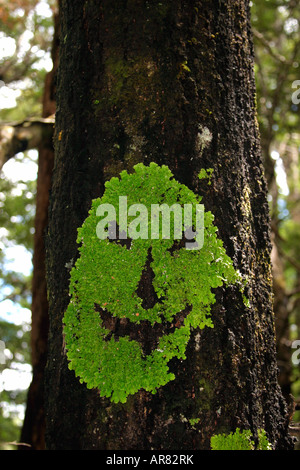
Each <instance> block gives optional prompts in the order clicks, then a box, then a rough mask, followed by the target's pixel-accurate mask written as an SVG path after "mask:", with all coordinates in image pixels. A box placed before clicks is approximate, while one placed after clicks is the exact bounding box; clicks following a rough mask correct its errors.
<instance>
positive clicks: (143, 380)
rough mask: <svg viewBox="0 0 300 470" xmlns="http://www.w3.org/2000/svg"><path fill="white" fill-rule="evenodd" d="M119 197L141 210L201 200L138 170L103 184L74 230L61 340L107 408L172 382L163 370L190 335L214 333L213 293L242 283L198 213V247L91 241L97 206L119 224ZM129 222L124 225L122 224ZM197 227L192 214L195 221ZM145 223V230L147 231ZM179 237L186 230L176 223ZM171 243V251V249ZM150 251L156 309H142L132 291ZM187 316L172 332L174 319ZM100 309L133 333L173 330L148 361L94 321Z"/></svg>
mask: <svg viewBox="0 0 300 470" xmlns="http://www.w3.org/2000/svg"><path fill="white" fill-rule="evenodd" d="M119 196H127V198H128V200H127V203H128V207H130V206H131V205H132V204H136V203H141V204H144V206H145V207H146V208H148V209H149V212H150V210H151V204H159V205H160V204H162V203H165V204H167V205H168V206H169V207H170V206H172V205H173V204H179V205H181V206H183V205H184V204H192V205H193V207H195V206H196V204H199V203H200V201H201V198H200V197H198V196H197V195H195V194H194V193H193V192H192V191H191V190H189V189H188V188H187V187H186V186H184V185H182V184H180V183H178V182H177V181H176V180H175V179H174V178H173V175H172V173H171V172H170V170H169V169H168V167H166V166H162V167H160V166H158V165H156V164H154V163H151V164H150V166H149V167H146V166H144V165H143V164H138V165H136V166H135V167H134V172H133V173H132V174H128V173H127V172H126V171H122V173H121V174H120V178H116V177H114V178H111V180H110V181H107V182H106V187H105V192H104V194H103V196H102V198H101V199H96V200H94V201H93V203H92V207H91V210H90V212H89V215H88V217H87V219H86V220H85V222H84V223H83V225H82V227H81V228H79V229H78V243H79V244H80V247H79V253H80V257H79V258H78V260H77V262H76V264H75V266H74V267H73V269H72V271H71V280H70V297H71V299H70V304H69V306H68V309H67V311H66V312H65V315H64V325H65V326H64V332H65V340H66V349H67V356H68V359H69V367H70V369H73V370H74V371H75V373H76V375H77V376H79V377H80V381H81V382H85V383H86V385H87V387H88V388H97V389H99V390H100V394H101V396H106V397H109V398H110V399H111V400H112V401H113V402H119V401H121V402H125V401H126V400H127V397H128V395H131V394H134V393H136V392H137V391H138V390H140V389H145V390H147V391H151V392H152V393H155V392H156V390H157V389H158V388H159V387H161V386H163V385H165V384H166V383H168V382H169V381H170V380H173V379H174V375H173V374H172V373H171V372H170V371H169V367H168V363H169V361H170V360H171V359H173V358H175V357H177V358H179V359H185V357H186V355H185V354H186V346H187V343H188V341H189V338H190V334H191V330H192V329H194V328H204V327H213V324H212V321H211V318H210V308H211V305H212V304H214V302H215V295H214V293H213V292H212V289H213V288H216V287H219V286H222V285H224V284H225V285H226V284H233V283H237V282H240V275H239V273H238V272H236V271H235V269H234V268H233V265H232V262H231V260H230V258H229V257H228V256H227V255H226V252H225V249H224V247H223V244H222V241H221V240H219V239H218V238H217V228H216V227H215V226H214V224H213V220H214V217H213V215H212V214H211V212H205V213H204V246H203V248H202V249H198V250H187V249H186V248H185V247H184V246H183V247H178V246H177V248H176V249H175V250H174V246H176V243H175V241H174V233H173V232H172V233H171V237H170V239H165V238H163V237H162V234H161V233H160V234H159V238H158V239H154V240H153V239H151V238H149V239H142V238H137V239H133V240H131V245H130V249H128V246H125V245H124V244H121V243H117V242H112V240H108V239H107V238H105V239H103V240H100V239H99V238H98V237H97V225H98V223H99V221H100V220H101V218H100V217H99V216H97V209H98V207H99V206H100V204H105V203H107V204H108V203H109V204H111V205H113V206H114V207H115V208H116V221H117V224H118V225H119V224H120V223H121V218H120V216H121V213H119ZM133 220H134V219H133V218H132V217H131V218H130V217H128V224H130V223H131V222H132V221H133ZM193 220H194V222H195V214H194V219H193ZM150 228H151V222H150V224H149V230H150ZM182 230H184V225H183V221H182ZM174 243H175V245H174ZM149 250H151V257H152V258H151V269H152V271H153V273H154V278H153V281H152V284H153V289H154V291H155V295H156V297H157V302H156V303H155V305H153V306H151V308H146V307H145V306H144V305H143V301H142V299H141V298H140V297H139V295H138V294H137V289H138V285H139V282H140V279H141V276H142V273H143V270H144V267H145V265H146V262H147V259H148V254H149ZM187 308H188V314H186V316H185V317H184V318H183V319H181V322H180V324H179V325H177V326H176V325H175V323H176V318H175V316H176V315H178V313H179V314H180V313H181V312H185V311H187ZM99 309H100V310H101V311H102V312H106V314H107V315H109V317H110V318H111V319H115V320H116V319H119V321H121V319H126V321H127V322H128V321H130V322H131V324H132V325H133V327H134V328H136V330H137V331H139V324H141V322H144V321H147V322H148V323H150V324H151V325H152V326H153V327H155V325H157V324H162V326H164V325H166V324H172V322H174V325H173V329H171V330H170V331H169V332H168V334H165V333H164V334H162V336H161V337H159V341H158V344H157V347H156V348H155V349H154V350H152V351H151V352H150V353H149V354H146V353H145V352H144V350H143V347H142V344H141V343H140V342H139V341H137V340H136V339H133V338H132V337H130V335H124V336H120V335H119V336H118V337H115V336H114V334H112V331H111V330H110V329H109V327H108V325H107V324H105V323H104V321H103V319H102V317H101V316H100V313H99Z"/></svg>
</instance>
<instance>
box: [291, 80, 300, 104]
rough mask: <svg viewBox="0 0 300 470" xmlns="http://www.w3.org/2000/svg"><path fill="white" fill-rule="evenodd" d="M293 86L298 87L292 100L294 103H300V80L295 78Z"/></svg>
mask: <svg viewBox="0 0 300 470" xmlns="http://www.w3.org/2000/svg"><path fill="white" fill-rule="evenodd" d="M292 88H296V91H294V93H292V102H293V104H299V103H300V80H294V81H293V83H292Z"/></svg>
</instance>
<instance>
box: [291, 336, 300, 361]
mask: <svg viewBox="0 0 300 470" xmlns="http://www.w3.org/2000/svg"><path fill="white" fill-rule="evenodd" d="M292 349H296V351H294V352H293V354H292V363H293V364H294V366H298V365H299V364H300V339H296V340H295V341H293V342H292Z"/></svg>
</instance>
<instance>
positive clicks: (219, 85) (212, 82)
mask: <svg viewBox="0 0 300 470" xmlns="http://www.w3.org/2000/svg"><path fill="white" fill-rule="evenodd" d="M61 13H62V25H61V26H62V33H61V56H60V68H59V74H58V97H57V99H58V111H57V116H56V138H55V145H56V162H55V169H54V179H53V187H52V195H51V210H50V219H49V227H48V236H47V276H48V289H49V308H50V341H49V356H48V363H47V380H46V396H47V447H48V448H49V449H114V450H117V449H156V450H160V449H166V450H168V449H208V448H209V443H210V437H211V435H213V434H215V433H218V432H230V431H232V430H235V428H236V427H240V428H241V429H248V428H250V429H251V430H252V432H253V433H254V435H255V436H256V435H257V430H258V429H260V428H263V429H265V430H266V431H267V434H268V438H269V440H270V441H271V443H272V445H273V446H274V448H277V449H287V448H290V447H291V441H290V439H289V437H288V434H287V425H288V423H287V417H286V409H285V402H284V400H283V397H282V395H281V391H280V388H279V386H278V382H277V366H276V357H275V340H274V318H273V312H272V279H271V266H270V240H269V218H268V205H267V202H266V184H265V181H264V177H263V170H262V164H261V158H260V143H259V136H258V130H257V124H256V118H255V102H254V95H255V85H254V77H253V47H252V39H251V31H250V23H249V5H248V1H247V0H239V1H238V2H236V1H233V0H229V1H222V0H220V1H218V2H211V1H202V2H200V1H195V2H188V1H179V0H175V1H174V0H172V1H170V0H169V1H163V2H161V3H157V2H142V1H135V2H131V1H126V0H123V1H121V0H120V1H115V2H111V1H106V0H102V1H97V2H96V1H93V0H90V1H83V0H78V1H76V2H74V1H72V0H66V1H65V2H63V4H62V11H61ZM151 161H154V162H156V163H158V164H166V165H168V166H169V168H170V169H171V171H172V172H173V174H174V176H175V178H176V179H177V180H178V181H179V182H181V183H184V184H186V185H187V186H188V187H189V188H191V189H192V190H194V191H195V192H198V193H199V194H201V195H202V196H203V203H204V204H205V208H206V210H211V211H212V212H213V213H214V214H215V222H216V225H217V226H218V227H219V235H220V237H221V238H222V239H223V241H224V245H225V247H226V249H227V253H228V254H229V256H231V258H232V259H233V260H234V263H235V266H236V267H237V268H238V269H240V271H241V272H242V274H243V275H244V276H247V278H248V286H247V292H246V294H247V296H248V298H249V301H250V307H249V308H247V307H246V306H245V305H244V304H243V302H242V298H241V294H240V292H239V290H238V289H237V288H228V289H221V288H220V289H218V290H217V292H216V296H217V303H216V305H215V306H214V309H213V315H212V319H213V323H214V325H215V327H214V329H204V330H201V331H198V330H196V331H194V332H193V334H192V338H191V340H190V342H189V345H188V348H187V359H186V360H185V361H184V362H180V361H177V362H176V361H174V362H173V363H172V365H171V367H172V372H173V373H174V374H175V376H176V379H175V380H174V381H172V382H170V383H168V384H167V385H165V386H164V387H162V388H161V389H159V390H158V392H157V393H156V394H155V395H152V394H150V393H147V392H145V391H143V390H140V391H139V392H138V393H136V394H135V395H134V396H131V397H130V398H129V399H128V401H127V403H125V404H112V403H111V402H110V401H109V400H108V399H103V398H100V397H99V393H98V392H97V390H87V388H86V386H85V385H84V384H83V385H81V384H80V383H79V380H78V379H77V378H75V376H74V372H73V371H69V370H68V366H67V364H68V361H67V357H66V352H65V349H64V343H63V327H62V317H63V314H64V311H65V310H66V307H67V305H68V302H69V296H68V288H69V271H68V269H67V268H66V264H67V263H69V262H70V260H72V259H73V260H74V259H76V256H77V245H76V236H77V227H79V226H80V225H81V224H82V222H83V220H84V219H85V218H86V217H87V213H88V210H89V208H90V204H91V200H92V199H93V198H95V197H98V196H101V195H102V193H103V189H104V183H105V181H106V180H108V179H110V178H111V176H117V175H118V174H119V172H120V171H121V170H122V169H127V170H131V169H132V167H133V165H134V164H135V163H137V162H144V163H145V164H149V162H151ZM201 168H213V170H214V172H213V176H212V179H211V184H210V185H209V184H208V182H207V181H205V180H201V182H199V179H198V177H197V175H198V173H199V171H200V169H201ZM204 249H205V247H204ZM191 419H197V420H198V421H197V424H193V425H191V424H190V420H191Z"/></svg>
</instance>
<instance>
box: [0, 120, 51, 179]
mask: <svg viewBox="0 0 300 470" xmlns="http://www.w3.org/2000/svg"><path fill="white" fill-rule="evenodd" d="M54 123H55V117H54V115H53V116H50V117H48V118H30V119H26V120H25V121H22V122H10V123H1V124H0V170H1V168H2V167H3V165H4V164H5V163H6V162H7V161H8V160H9V159H10V158H12V157H14V155H16V154H17V153H19V152H24V151H25V150H30V149H36V148H38V147H39V146H40V145H41V144H44V145H49V146H51V145H52V138H53V130H54Z"/></svg>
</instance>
